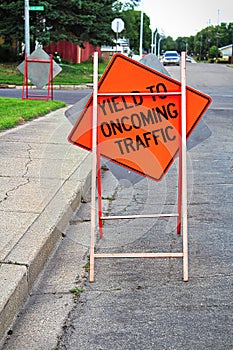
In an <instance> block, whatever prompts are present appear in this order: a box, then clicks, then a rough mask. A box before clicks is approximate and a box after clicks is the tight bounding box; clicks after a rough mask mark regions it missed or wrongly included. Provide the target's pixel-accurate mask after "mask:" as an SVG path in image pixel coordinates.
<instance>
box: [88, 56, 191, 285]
mask: <svg viewBox="0 0 233 350" xmlns="http://www.w3.org/2000/svg"><path fill="white" fill-rule="evenodd" d="M181 76H182V79H181V80H182V82H181V91H180V93H179V95H181V104H182V108H181V130H180V137H181V142H182V145H181V148H180V150H179V151H180V152H179V154H180V157H181V162H180V164H181V166H179V169H178V182H179V186H178V191H179V193H178V202H179V199H180V201H181V202H180V203H181V206H179V205H178V213H171V214H148V215H129V216H102V209H101V198H102V195H101V186H100V185H101V178H100V152H99V140H98V96H108V95H111V96H113V95H115V96H125V95H126V93H124V92H118V93H109V94H108V93H100V92H98V53H97V52H96V53H95V54H94V90H93V110H92V192H91V237H90V275H89V280H90V282H93V281H94V267H95V266H94V264H95V259H97V258H182V259H183V280H184V281H188V229H187V171H186V134H187V131H186V129H187V127H186V59H185V53H182V63H181ZM173 94H174V95H177V91H176V92H175V93H174V92H164V93H163V96H165V95H173ZM140 95H144V96H145V93H137V96H140ZM146 95H147V96H152V97H153V96H154V97H155V95H158V96H161V93H159V92H158V93H152V92H150V93H147V94H146ZM97 166H98V171H97ZM96 177H98V187H99V188H98V206H99V205H100V207H99V210H98V222H99V223H100V222H101V221H103V220H124V219H135V218H148V219H149V218H161V217H177V218H178V220H181V228H182V238H183V249H182V252H178V253H169V252H162V253H153V252H151V253H144V252H142V253H104V254H98V253H95V251H94V246H95V228H96ZM180 210H181V212H180ZM178 223H179V221H178ZM99 234H100V238H101V237H102V227H100V225H99Z"/></svg>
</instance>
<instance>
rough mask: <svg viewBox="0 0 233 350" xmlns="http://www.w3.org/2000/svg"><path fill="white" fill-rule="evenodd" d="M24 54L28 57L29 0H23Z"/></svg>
mask: <svg viewBox="0 0 233 350" xmlns="http://www.w3.org/2000/svg"><path fill="white" fill-rule="evenodd" d="M24 21H25V28H24V29H25V54H28V55H30V34H29V31H30V29H29V0H24Z"/></svg>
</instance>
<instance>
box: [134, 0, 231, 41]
mask: <svg viewBox="0 0 233 350" xmlns="http://www.w3.org/2000/svg"><path fill="white" fill-rule="evenodd" d="M141 1H143V7H144V12H145V13H146V14H147V15H148V16H149V17H150V20H151V29H152V30H155V29H156V28H158V30H159V33H162V31H163V32H164V34H165V36H171V37H172V38H173V39H176V38H177V37H178V36H191V35H196V33H197V32H199V31H200V30H201V29H203V28H206V27H207V26H208V25H214V26H215V25H217V24H218V23H219V24H220V23H221V22H227V23H229V22H233V1H232V0H191V1H190V0H141ZM138 9H139V10H140V9H141V7H139V8H138Z"/></svg>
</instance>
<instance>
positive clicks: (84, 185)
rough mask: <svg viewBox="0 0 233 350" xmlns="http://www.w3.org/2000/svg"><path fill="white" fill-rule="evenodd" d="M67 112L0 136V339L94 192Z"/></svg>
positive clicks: (84, 155)
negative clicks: (71, 139)
mask: <svg viewBox="0 0 233 350" xmlns="http://www.w3.org/2000/svg"><path fill="white" fill-rule="evenodd" d="M64 112H65V108H63V109H60V110H58V111H55V112H52V113H50V114H49V115H47V116H44V117H41V118H39V119H36V120H34V121H31V122H29V123H27V124H25V125H22V126H19V127H16V128H14V129H12V130H9V131H6V132H2V133H0V147H1V158H0V214H1V228H0V285H1V295H0V339H1V338H2V337H3V336H4V335H5V333H6V331H7V330H8V328H9V325H10V324H11V323H12V321H13V319H14V317H15V316H16V314H17V313H18V311H19V309H20V307H21V305H22V303H23V302H24V300H25V299H26V297H27V296H28V293H29V291H30V289H31V287H32V285H33V283H34V281H35V280H36V278H37V276H38V274H39V273H40V271H41V270H42V268H43V266H44V264H45V262H46V261H47V258H48V257H49V255H50V253H51V252H52V250H53V249H54V247H55V246H56V245H57V243H58V242H59V241H60V239H61V237H62V232H63V230H64V228H65V227H66V225H67V222H68V221H69V218H70V216H71V215H72V214H73V211H74V210H75V209H76V208H77V206H78V205H79V203H80V201H81V200H82V198H83V197H85V193H86V192H87V190H88V188H89V186H90V170H91V162H90V156H89V153H88V152H86V151H84V150H82V149H80V148H78V147H74V146H73V145H70V144H69V143H68V141H67V136H68V134H69V132H70V130H71V127H72V126H71V124H70V123H69V121H68V120H67V119H66V118H65V117H64Z"/></svg>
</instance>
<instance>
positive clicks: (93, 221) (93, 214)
mask: <svg viewBox="0 0 233 350" xmlns="http://www.w3.org/2000/svg"><path fill="white" fill-rule="evenodd" d="M93 83H94V84H93V113H92V116H93V118H92V177H91V186H92V187H91V238H90V275H89V280H90V282H94V264H95V261H94V260H95V256H94V254H95V226H96V204H95V203H96V174H97V172H96V167H97V92H98V53H97V52H95V53H94V79H93Z"/></svg>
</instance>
